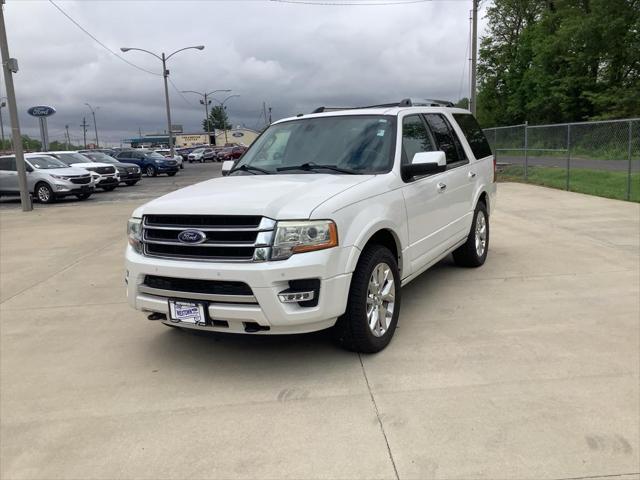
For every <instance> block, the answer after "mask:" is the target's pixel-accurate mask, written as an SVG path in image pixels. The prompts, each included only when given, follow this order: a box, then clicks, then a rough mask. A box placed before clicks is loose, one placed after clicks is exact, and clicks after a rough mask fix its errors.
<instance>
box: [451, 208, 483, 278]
mask: <svg viewBox="0 0 640 480" xmlns="http://www.w3.org/2000/svg"><path fill="white" fill-rule="evenodd" d="M488 251H489V214H488V213H487V206H486V205H485V204H484V202H482V201H480V202H478V205H477V206H476V210H475V212H474V214H473V222H472V224H471V231H470V232H469V236H467V241H466V242H465V244H464V245H462V246H461V247H459V248H458V249H457V250H455V251H454V252H453V260H454V261H455V262H456V264H457V265H459V266H461V267H472V268H473V267H479V266H481V265H482V264H484V262H485V260H486V259H487V253H488Z"/></svg>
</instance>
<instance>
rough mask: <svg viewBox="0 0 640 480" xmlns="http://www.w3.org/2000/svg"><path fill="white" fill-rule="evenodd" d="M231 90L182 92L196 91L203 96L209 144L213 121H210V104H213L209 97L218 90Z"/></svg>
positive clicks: (187, 91)
mask: <svg viewBox="0 0 640 480" xmlns="http://www.w3.org/2000/svg"><path fill="white" fill-rule="evenodd" d="M230 91H231V90H228V89H225V90H213V91H211V92H196V91H195V90H183V91H182V93H195V94H196V95H200V96H201V97H202V100H200V103H202V104H203V105H204V114H205V117H204V118H205V122H206V124H205V125H206V128H205V130H206V132H207V137H208V139H209V142H208V143H209V144H210V143H211V122H209V105H210V104H211V100H209V97H210V96H211V95H213V94H214V93H218V92H226V93H229V92H230Z"/></svg>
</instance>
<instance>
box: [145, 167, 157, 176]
mask: <svg viewBox="0 0 640 480" xmlns="http://www.w3.org/2000/svg"><path fill="white" fill-rule="evenodd" d="M144 173H146V174H147V177H156V176H157V175H158V171H157V170H156V167H154V166H153V165H147V166H146V167H145V169H144Z"/></svg>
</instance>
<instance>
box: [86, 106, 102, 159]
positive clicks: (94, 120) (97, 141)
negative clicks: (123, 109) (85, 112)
mask: <svg viewBox="0 0 640 480" xmlns="http://www.w3.org/2000/svg"><path fill="white" fill-rule="evenodd" d="M85 105H86V106H87V107H89V110H91V115H93V128H94V129H95V132H96V148H100V141H99V140H98V124H97V123H96V110H98V109H99V108H100V107H96V108H95V110H94V109H93V107H92V106H91V105H90V104H88V103H85Z"/></svg>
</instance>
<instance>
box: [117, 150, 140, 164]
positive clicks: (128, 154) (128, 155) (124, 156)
mask: <svg viewBox="0 0 640 480" xmlns="http://www.w3.org/2000/svg"><path fill="white" fill-rule="evenodd" d="M136 154H137V152H132V151H126V150H125V151H124V152H120V153H119V154H118V156H117V157H116V158H117V159H118V160H119V161H121V162H122V163H133V164H135V165H138V166H139V167H140V168H142V163H143V162H142V157H141V156H140V157H136Z"/></svg>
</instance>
